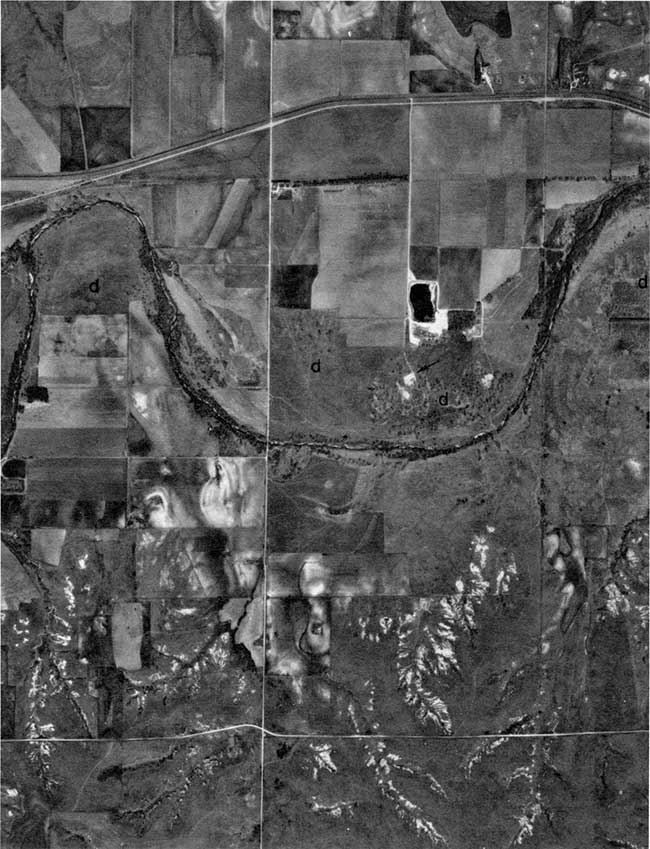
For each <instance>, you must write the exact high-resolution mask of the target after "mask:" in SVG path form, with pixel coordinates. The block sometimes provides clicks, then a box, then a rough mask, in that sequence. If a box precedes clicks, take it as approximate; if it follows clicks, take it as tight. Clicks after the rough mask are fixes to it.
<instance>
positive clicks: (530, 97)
mask: <svg viewBox="0 0 650 849" xmlns="http://www.w3.org/2000/svg"><path fill="white" fill-rule="evenodd" d="M455 103H476V104H479V103H480V104H484V103H539V104H544V105H545V104H548V103H587V104H589V103H599V104H605V105H607V106H617V107H619V108H623V109H628V110H630V111H632V112H635V113H636V114H637V115H642V116H644V117H650V109H648V108H644V107H642V106H639V104H638V103H636V102H632V101H628V100H626V99H625V98H624V97H622V96H620V95H615V94H608V93H607V92H601V93H598V94H580V93H577V92H573V93H572V92H565V93H564V94H547V93H545V92H529V93H527V94H525V95H524V94H521V95H520V94H499V95H489V96H484V97H477V96H476V95H475V94H472V93H469V94H462V93H459V94H456V95H453V96H450V95H449V94H424V95H396V96H390V97H378V96H376V95H373V96H369V97H358V98H346V99H338V100H327V101H322V102H319V103H315V104H311V105H310V106H304V107H301V108H300V109H293V110H290V111H288V112H282V113H279V114H278V115H276V116H275V117H273V118H271V119H270V120H268V121H261V122H259V123H256V124H251V125H249V126H246V127H242V128H240V129H237V130H231V131H229V132H227V133H218V134H212V135H210V136H208V137H206V138H203V139H198V140H197V141H194V142H190V143H188V144H184V145H179V146H178V147H174V148H170V149H168V150H165V151H161V152H160V153H154V154H151V155H150V156H145V157H142V158H141V159H137V160H136V159H133V160H128V161H126V162H121V163H118V164H116V165H105V166H102V167H99V168H92V169H89V170H88V171H83V172H70V173H69V174H67V173H66V174H60V173H57V174H43V175H40V174H39V175H35V176H30V177H7V178H6V179H4V180H3V181H2V184H3V191H4V192H5V193H6V192H28V193H29V196H28V197H24V198H19V199H17V200H12V201H9V202H8V203H5V204H2V209H5V210H9V209H14V208H16V207H20V206H24V205H25V204H29V203H31V202H33V201H34V200H37V199H38V198H42V197H48V196H50V195H55V194H58V193H59V192H63V191H70V190H71V189H77V188H81V187H83V186H87V185H90V184H92V183H96V182H99V181H101V180H109V179H111V178H114V177H121V176H123V175H124V174H129V173H131V172H132V171H136V170H139V169H140V168H146V167H147V166H149V165H157V164H159V163H161V162H166V161H168V160H170V159H175V158H176V157H178V156H183V155H185V154H188V153H194V152H195V151H199V150H205V149H207V148H211V147H217V146H218V145H220V144H224V143H226V142H230V141H236V140H237V139H240V138H245V137H246V136H250V135H254V134H255V133H261V132H265V131H267V130H272V129H273V128H275V127H281V126H282V125H283V124H288V123H290V122H291V121H296V120H298V119H300V118H306V117H308V116H310V115H317V114H319V113H321V112H330V111H332V112H333V111H336V110H337V109H359V108H372V107H379V106H384V107H385V106H425V105H432V106H433V105H443V104H446V105H451V104H455Z"/></svg>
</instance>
